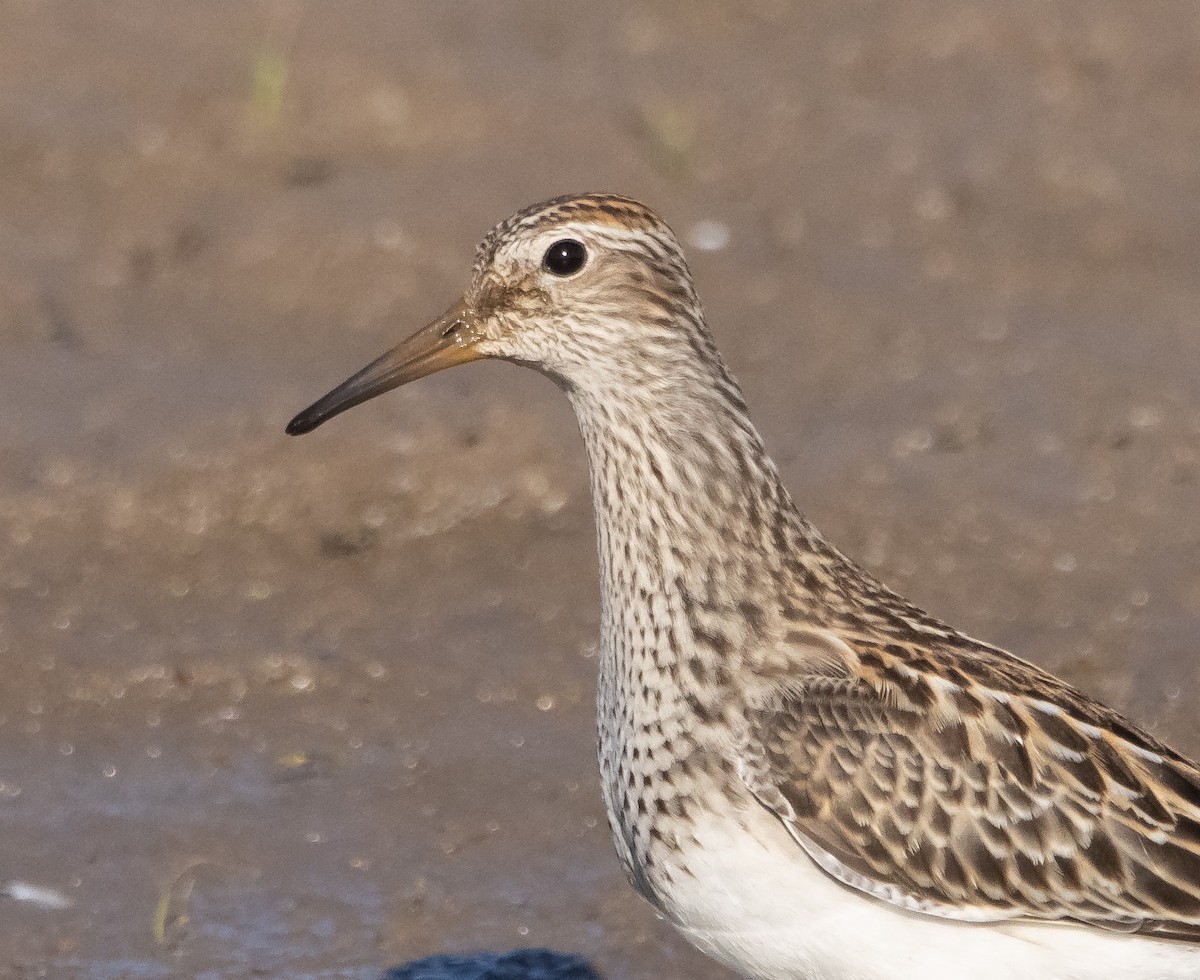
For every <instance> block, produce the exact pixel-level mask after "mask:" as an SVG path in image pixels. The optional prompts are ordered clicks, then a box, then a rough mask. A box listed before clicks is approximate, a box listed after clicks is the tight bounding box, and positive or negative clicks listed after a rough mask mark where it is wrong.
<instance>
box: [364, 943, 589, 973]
mask: <svg viewBox="0 0 1200 980" xmlns="http://www.w3.org/2000/svg"><path fill="white" fill-rule="evenodd" d="M380 980H602V978H601V976H600V974H599V973H597V972H596V971H595V970H593V969H592V968H591V966H590V965H589V964H588V962H587V960H585V959H583V958H582V957H579V956H572V955H570V954H568V953H556V952H554V951H553V950H549V949H515V950H513V951H512V952H511V953H477V954H475V955H474V956H429V957H426V958H425V959H423V960H413V961H412V962H411V963H405V964H404V965H403V966H396V967H393V968H392V969H390V970H388V971H387V973H385V974H384V975H383V976H382V977H380Z"/></svg>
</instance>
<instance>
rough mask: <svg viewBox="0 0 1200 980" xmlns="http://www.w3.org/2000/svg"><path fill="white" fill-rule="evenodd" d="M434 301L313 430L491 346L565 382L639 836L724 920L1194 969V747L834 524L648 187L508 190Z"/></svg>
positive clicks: (781, 943)
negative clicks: (974, 622) (837, 535)
mask: <svg viewBox="0 0 1200 980" xmlns="http://www.w3.org/2000/svg"><path fill="white" fill-rule="evenodd" d="M564 238H570V239H574V240H577V241H579V242H582V243H583V244H584V245H585V247H586V249H587V256H588V257H587V262H586V264H585V265H584V266H583V268H582V269H581V270H580V271H578V272H576V273H574V274H572V275H569V276H565V277H557V276H555V275H553V274H551V273H550V272H548V271H547V270H546V269H545V268H543V267H542V264H541V259H542V256H543V254H544V253H545V252H546V249H547V247H548V246H549V245H550V244H552V243H553V242H555V241H557V240H560V239H564ZM434 326H436V327H437V329H436V331H433V327H431V328H426V331H423V332H422V335H424V336H426V338H427V339H426V341H423V343H424V344H425V345H426V347H428V345H429V343H431V341H429V340H428V338H429V337H433V336H434V335H435V334H436V335H437V337H438V338H440V339H437V341H436V343H437V344H440V345H441V346H440V347H438V348H437V350H435V351H434V354H432V355H431V354H429V352H428V350H425V348H422V350H421V351H420V352H419V353H420V356H421V357H422V358H425V360H421V361H420V365H419V370H418V369H413V368H411V367H406V366H404V365H412V364H414V363H416V362H415V361H414V360H413V356H414V355H413V352H412V350H411V349H410V347H408V346H405V345H402V348H403V349H401V348H397V351H398V352H399V353H397V352H393V353H392V354H391V355H385V358H383V359H380V361H379V362H376V365H373V366H372V367H371V368H370V369H368V371H374V372H375V373H374V374H373V375H371V377H370V378H368V379H367V382H368V384H367V387H363V382H362V380H361V379H360V380H359V381H357V382H356V381H355V379H351V382H347V385H348V386H350V387H349V388H347V390H345V391H343V390H342V389H338V390H337V391H335V392H333V393H331V395H330V396H327V398H326V399H322V401H321V402H318V403H317V405H315V406H314V407H313V409H311V410H309V412H307V413H302V415H301V416H298V417H297V420H296V421H295V422H294V423H293V429H292V430H291V431H307V429H308V428H312V427H314V426H315V425H316V424H319V423H320V422H321V421H323V420H324V419H325V418H327V417H329V415H331V414H334V413H335V412H336V411H339V410H340V409H341V408H342V407H345V404H352V403H354V402H355V401H358V400H362V398H363V397H370V395H371V394H373V393H377V391H378V390H382V388H383V387H390V386H393V385H394V384H398V383H404V382H405V381H407V380H411V378H412V377H416V376H419V375H421V374H427V373H430V371H432V370H437V369H438V368H440V367H442V366H448V364H449V363H456V362H458V361H461V360H468V359H472V358H474V357H479V356H490V357H500V358H504V359H507V360H511V361H515V362H517V363H522V364H526V365H529V366H532V367H534V368H536V369H538V370H540V371H541V372H543V373H544V374H546V375H548V376H549V377H551V378H552V379H553V380H554V381H555V382H556V383H557V384H558V385H559V386H560V387H561V388H563V390H564V391H565V392H566V393H567V395H568V397H569V398H570V400H571V403H572V405H573V406H574V409H575V413H576V416H577V418H578V420H579V426H580V430H581V432H582V434H583V439H584V444H585V447H586V451H587V456H588V462H589V470H590V474H591V485H592V497H593V501H594V504H595V510H596V526H597V537H598V545H599V558H600V578H601V596H602V615H601V631H602V635H601V651H602V656H601V663H600V672H599V693H598V718H599V756H600V769H601V779H602V787H603V792H604V799H605V803H606V806H607V810H608V814H609V819H610V823H611V827H612V831H613V838H614V841H615V843H616V847H617V851H618V854H619V855H620V857H621V860H622V863H623V864H624V866H625V868H626V871H627V872H628V874H629V877H630V879H631V881H632V882H633V884H634V885H635V886H636V887H637V888H638V890H639V891H640V892H641V893H642V894H643V895H645V896H646V897H647V898H648V899H649V900H650V901H651V902H653V903H654V905H655V906H656V907H657V908H658V909H659V910H660V911H661V912H662V913H663V914H664V915H665V916H667V917H668V918H670V919H671V920H672V921H673V922H674V923H675V924H676V925H677V926H678V927H679V928H680V929H681V930H682V931H683V932H684V933H685V934H686V935H687V936H688V937H689V938H691V939H692V940H693V941H694V942H695V943H696V944H697V945H698V946H700V947H701V948H702V949H705V950H706V951H708V952H710V953H711V954H713V955H714V956H716V957H718V958H719V959H721V960H723V961H724V962H726V963H728V964H729V965H731V966H733V967H734V968H735V969H738V970H740V971H742V972H743V973H744V974H745V975H747V976H750V977H755V978H761V980H801V978H803V980H810V978H811V980H816V978H818V977H819V978H821V980H831V978H846V980H901V978H907V977H914V978H916V977H920V978H941V977H947V978H948V977H952V976H959V975H961V969H962V965H963V962H964V960H965V959H970V960H971V961H972V962H974V963H975V964H976V966H975V971H974V975H976V976H980V977H994V978H996V980H1002V978H1003V980H1008V978H1012V980H1016V978H1018V977H1026V976H1038V977H1045V978H1051V980H1055V978H1058V980H1099V978H1110V977H1111V978H1113V980H1115V978H1118V977H1120V978H1123V980H1130V978H1139V977H1140V978H1144V980H1152V978H1157V980H1171V978H1183V977H1200V770H1198V769H1197V767H1196V766H1195V764H1194V763H1192V762H1191V761H1189V760H1188V759H1186V758H1184V757H1183V756H1181V755H1179V754H1178V753H1176V752H1174V751H1173V750H1171V749H1170V748H1168V747H1167V746H1165V745H1163V744H1161V743H1160V742H1158V741H1157V740H1155V739H1154V738H1152V737H1151V736H1150V735H1148V734H1147V733H1145V732H1144V731H1142V730H1140V729H1138V728H1137V727H1136V726H1134V725H1132V724H1131V723H1130V722H1128V721H1126V720H1125V719H1123V718H1122V717H1121V716H1120V715H1118V714H1117V713H1115V712H1113V711H1111V710H1109V709H1108V708H1105V707H1104V706H1102V705H1100V704H1098V703H1097V702H1095V701H1093V700H1092V699H1090V698H1088V697H1087V696H1086V695H1084V694H1082V693H1080V692H1078V691H1076V690H1074V689H1073V688H1071V687H1070V686H1068V685H1067V684H1065V683H1063V682H1062V681H1059V680H1057V679H1056V678H1054V677H1052V676H1050V675H1049V674H1047V673H1045V672H1044V671H1042V670H1040V669H1039V668H1037V667H1035V666H1033V665H1031V664H1028V663H1025V662H1024V661H1021V660H1018V659H1016V658H1015V657H1012V656H1011V655H1009V654H1007V653H1005V652H1004V651H1001V650H998V649H996V648H994V647H991V646H988V645H986V644H983V643H979V642H978V641H975V640H972V639H970V638H968V637H966V636H964V635H962V634H960V633H958V632H957V631H955V630H953V629H951V628H950V627H948V626H946V625H944V624H943V623H941V622H939V621H938V620H936V619H934V618H933V617H931V616H930V615H928V614H927V613H924V612H923V611H921V610H919V609H917V608H916V607H915V606H913V605H912V604H910V603H908V602H906V601H905V600H903V599H902V598H900V597H899V596H897V595H895V594H894V593H892V592H891V591H889V590H888V589H886V588H885V587H884V586H882V585H880V584H879V583H878V582H876V581H875V580H874V579H873V578H872V577H871V576H870V575H868V574H867V573H865V572H864V571H863V570H862V569H860V568H859V567H858V566H857V565H855V564H854V563H853V562H851V561H850V560H849V559H847V558H846V557H845V556H843V555H842V554H840V553H839V552H838V551H837V550H835V549H834V548H833V547H831V546H830V545H829V544H827V543H826V542H825V541H824V539H823V538H822V537H821V535H820V534H819V533H818V532H817V531H816V530H815V529H814V528H813V527H812V526H811V525H810V524H809V523H808V522H807V521H806V520H805V519H804V518H803V517H802V516H801V515H800V513H799V511H798V510H797V509H796V507H795V506H794V505H793V503H792V500H791V498H790V496H789V494H788V492H787V490H786V489H785V488H784V486H783V484H782V482H781V480H780V478H779V474H778V472H777V470H776V468H775V466H774V464H773V463H772V462H771V460H770V458H769V457H768V456H767V454H766V452H765V450H764V448H763V445H762V442H761V439H760V437H759V435H758V433H757V431H756V430H755V428H754V426H753V425H752V423H751V422H750V420H749V416H748V415H747V411H746V405H745V401H744V399H743V397H742V394H741V391H740V389H739V387H738V385H737V382H736V381H735V380H734V378H733V377H732V375H731V374H730V373H729V371H728V369H727V368H726V366H725V364H724V362H723V361H722V359H721V357H720V355H719V353H718V352H717V350H716V347H715V345H714V343H713V341H712V338H711V335H710V334H709V332H708V330H707V328H706V326H705V324H704V320H703V314H702V312H701V307H700V303H699V300H698V299H697V297H696V293H695V290H694V288H693V285H692V280H691V276H690V274H689V272H688V269H687V265H686V263H685V260H684V258H683V255H682V251H681V249H680V247H679V244H678V242H677V240H676V239H675V237H674V235H673V234H672V233H671V231H670V230H669V228H667V226H666V225H665V224H663V223H662V222H661V221H660V220H659V219H658V218H657V217H656V216H655V215H654V214H653V213H652V212H651V211H649V210H648V209H646V208H645V207H644V206H642V205H640V204H638V203H636V202H634V201H630V200H628V199H624V198H619V197H613V196H608V195H584V196H581V197H571V198H560V199H557V200H555V201H550V202H547V203H545V204H539V205H535V206H534V207H531V208H528V209H526V210H524V211H522V212H520V213H518V214H517V215H514V216H513V217H512V218H510V219H508V220H507V221H505V222H503V223H502V224H500V225H499V226H497V228H496V229H494V230H493V231H492V232H491V233H490V234H489V235H488V236H487V237H486V238H485V239H484V241H483V243H482V244H481V245H480V247H479V251H478V253H477V258H476V263H475V268H474V274H473V277H472V281H471V285H470V287H469V289H468V290H467V293H466V295H465V296H464V299H463V301H462V303H460V304H458V305H457V306H456V307H454V308H452V310H451V311H450V312H449V313H447V315H446V316H445V317H443V318H442V319H441V320H439V321H436V324H435V325H434ZM430 331H433V332H432V333H430ZM422 335H418V336H422ZM435 355H436V357H437V358H442V359H443V360H444V361H445V363H443V362H442V360H430V358H431V357H435ZM388 357H390V358H392V361H388V362H387V363H384V362H385V360H386V358H388ZM406 359H407V360H406ZM393 361H394V362H396V363H399V362H400V361H404V365H402V367H403V368H404V369H403V370H402V371H401V372H400V374H399V375H396V374H395V373H393V374H388V375H387V376H386V384H384V383H381V382H379V381H378V378H379V377H382V375H380V371H382V370H383V369H384V368H389V365H391V364H392V362H393ZM380 364H383V368H381V367H379V365H380ZM389 369H390V368H389ZM363 374H366V372H363ZM397 377H398V378H399V380H396V378H397ZM356 378H359V376H356ZM372 379H374V380H372ZM355 385H357V387H355ZM371 385H374V387H371ZM339 392H341V394H340V395H339ZM339 398H340V400H339Z"/></svg>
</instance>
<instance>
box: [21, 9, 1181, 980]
mask: <svg viewBox="0 0 1200 980" xmlns="http://www.w3.org/2000/svg"><path fill="white" fill-rule="evenodd" d="M4 20H5V29H4V30H3V31H0V348H2V349H3V352H4V356H3V357H2V358H0V676H2V677H3V682H2V683H0V976H3V977H37V976H53V977H75V976H78V977H96V978H124V977H131V978H143V977H144V978H152V977H168V976H194V977H252V976H270V977H276V976H278V977H282V976H287V977H307V976H311V977H318V976H319V977H353V978H359V977H363V978H365V977H376V976H378V975H379V974H380V973H381V972H382V971H383V970H384V969H385V968H386V967H389V966H392V965H395V964H398V963H401V962H403V961H406V960H409V959H412V958H415V957H420V956H425V955H429V954H434V953H440V952H459V951H469V950H475V949H510V948H514V947H522V946H543V945H544V946H550V947H553V948H559V949H565V950H571V951H576V952H579V953H582V954H583V955H585V956H586V957H588V959H590V960H591V961H592V962H594V963H595V964H596V966H597V967H598V969H600V970H601V971H602V972H603V973H604V975H605V976H607V977H609V978H613V980H624V978H630V980H632V978H657V977H690V978H713V980H717V978H722V977H726V976H728V974H727V973H726V972H725V971H723V970H722V969H721V968H719V967H717V966H716V965H714V964H710V963H709V962H707V961H706V960H704V959H703V958H702V957H700V956H699V955H698V954H696V953H693V952H692V951H691V950H690V949H689V948H688V947H687V946H686V944H685V943H684V942H683V941H682V940H680V939H678V938H677V937H676V936H675V935H674V934H673V933H672V932H671V930H670V929H669V928H668V927H667V926H666V925H664V924H663V923H660V922H658V921H657V920H656V919H655V917H654V916H653V914H652V912H651V910H650V909H649V908H648V907H647V906H646V905H644V904H643V903H642V902H641V901H640V900H639V899H637V898H636V897H635V896H634V895H633V893H632V892H631V890H630V889H629V887H628V886H627V885H626V883H625V881H624V879H623V877H622V875H621V873H620V870H619V868H618V865H617V862H616V860H615V857H614V856H613V855H612V853H611V849H610V845H609V842H608V838H607V830H606V828H605V825H604V819H603V814H602V810H601V806H600V801H599V792H598V786H597V780H596V772H595V762H594V758H593V747H592V743H593V727H592V688H593V683H594V681H593V678H594V671H595V638H596V631H597V611H598V607H597V599H596V588H597V586H596V571H595V558H594V545H593V541H592V518H591V514H590V508H589V502H588V500H587V494H586V485H585V476H586V475H585V472H584V465H583V458H582V451H581V448H580V446H579V444H578V436H577V434H576V433H575V431H574V426H573V421H572V419H571V418H570V415H569V411H568V408H567V406H566V404H565V403H564V401H563V400H562V399H561V396H560V395H559V393H558V392H557V391H555V390H554V389H553V388H552V387H551V386H550V385H548V384H547V383H545V382H544V381H542V380H540V379H539V378H537V377H536V376H534V375H533V374H530V373H528V372H522V371H519V370H518V369H515V368H512V367H508V366H505V365H478V366H471V367H469V368H464V369H461V370H460V371H456V372H452V373H450V374H446V375H439V376H438V377H435V378H432V379H429V380H427V381H424V382H422V383H420V384H419V385H416V386H414V387H412V388H410V389H407V390H404V391H401V392H397V393H395V394H394V395H391V396H389V397H387V398H386V399H382V400H380V401H378V402H375V403H372V404H371V405H369V406H365V407H363V408H360V409H357V410H356V411H355V412H354V413H353V414H351V415H347V416H346V417H344V418H341V419H338V420H337V421H335V422H333V423H331V424H329V425H328V426H326V427H324V428H322V429H321V430H320V432H318V433H316V434H314V435H311V436H307V437H305V438H304V439H302V440H294V439H288V438H286V437H285V436H284V435H283V426H284V424H285V423H286V421H287V420H288V418H290V416H291V415H292V413H293V412H295V411H296V410H298V409H299V408H301V407H303V406H304V405H305V404H307V403H308V402H309V401H310V400H311V399H312V398H314V397H316V396H317V395H319V394H321V393H322V392H323V391H325V390H326V389H327V388H328V387H330V386H331V385H332V384H334V383H335V382H337V381H340V380H341V379H342V378H343V377H344V376H346V375H347V374H349V373H350V372H351V371H353V370H355V369H357V368H358V367H360V366H361V365H362V364H364V363H366V361H367V360H368V359H370V358H371V357H373V356H374V355H375V354H377V353H378V352H380V351H381V350H383V349H384V348H385V347H387V346H390V345H391V344H392V343H394V342H395V341H396V340H398V339H399V338H400V337H401V336H403V335H405V334H406V333H407V332H408V331H410V330H411V329H413V328H415V327H416V326H418V325H419V324H421V323H423V322H424V321H425V320H426V319H428V318H429V317H431V316H433V315H436V314H437V313H438V312H440V311H441V310H442V309H444V308H445V307H446V306H447V305H448V304H449V303H450V302H452V301H453V300H454V299H455V298H456V297H457V295H458V291H459V290H460V289H461V287H462V285H463V283H464V282H465V277H466V274H467V270H468V268H469V263H470V259H471V250H472V248H473V246H474V243H475V241H476V240H477V239H478V238H479V237H480V236H481V235H482V234H483V233H484V232H485V231H486V230H487V229H488V228H489V227H490V226H491V224H492V223H493V222H494V221H496V220H498V219H500V218H502V217H504V216H505V215H507V214H508V213H509V212H510V211H512V210H514V209H515V208H517V207H519V206H522V205H524V204H527V203H529V202H531V201H534V200H538V199H542V198H545V197H548V196H551V195H554V194H557V193H562V192H566V191H574V190H583V189H605V190H613V191H618V192H622V193H627V194H631V195H633V196H637V197H640V198H642V199H644V200H646V201H647V202H648V203H651V204H652V205H654V206H655V207H657V208H658V209H659V210H660V211H661V212H662V213H663V214H664V215H665V216H666V217H667V219H668V220H669V221H670V222H671V223H672V224H673V226H674V227H675V228H676V230H677V231H679V233H680V234H681V236H682V237H683V238H684V239H685V240H687V241H689V242H690V243H692V244H691V246H690V254H691V256H692V260H693V271H694V272H695V275H696V278H697V281H698V285H699V288H700V292H701V295H702V296H704V297H705V300H706V303H707V306H708V313H709V318H710V321H711V323H712V326H713V329H714V332H715V333H716V335H717V337H718V340H719V342H720V344H721V346H722V349H723V350H724V351H725V352H726V354H727V357H728V359H729V360H730V362H731V364H732V366H733V368H734V370H735V372H736V373H737V374H738V375H739V377H740V378H741V380H742V382H743V385H744V387H745V389H746V392H747V396H748V398H749V400H750V403H751V405H752V407H753V409H754V412H755V416H756V418H757V420H758V422H759V423H760V426H761V428H762V429H763V431H764V433H765V435H766V437H767V441H768V444H769V445H770V446H771V447H772V448H773V450H774V452H775V454H776V458H777V459H778V461H779V462H780V464H781V466H782V468H783V470H784V472H785V474H786V476H787V479H788V482H789V484H790V486H791V488H792V490H793V492H794V494H795V496H796V498H797V499H798V500H799V501H800V502H801V503H802V506H803V507H804V508H805V510H806V511H807V512H808V514H809V515H810V517H812V518H813V520H814V521H815V522H816V523H817V524H818V526H820V527H821V528H822V529H823V530H824V531H825V532H826V533H827V534H828V536H829V537H831V538H832V539H833V540H834V541H835V542H836V543H837V544H839V545H840V546H841V547H842V548H843V550H845V551H847V552H849V553H850V554H852V555H854V556H856V557H858V558H859V559H861V560H862V561H863V562H864V563H865V564H867V565H868V566H869V567H871V568H873V569H874V570H875V571H876V572H877V573H878V574H879V575H881V576H882V577H883V578H884V579H885V580H886V581H888V582H889V583H891V584H893V585H894V586H895V587H897V588H898V589H899V590H900V591H902V592H904V593H906V594H907V595H909V596H911V597H912V598H914V599H915V600H917V601H919V602H920V603H921V604H923V605H924V606H926V607H928V608H930V609H931V610H933V611H934V612H936V613H938V614H940V615H942V616H944V617H945V618H948V619H950V620H951V621H952V622H954V623H956V624H958V625H960V626H963V627H964V628H967V629H968V630H969V631H970V632H972V633H974V634H975V635H979V636H981V637H983V638H985V639H989V640H992V641H994V642H999V643H1002V644H1004V645H1006V646H1008V647H1010V648H1012V649H1014V650H1015V651H1016V652H1018V653H1019V654H1021V655H1022V656H1025V657H1027V658H1029V659H1032V660H1034V661H1036V662H1038V663H1040V664H1044V665H1045V666H1047V667H1049V668H1050V669H1052V670H1054V671H1056V672H1058V673H1060V674H1062V675H1063V676H1065V677H1067V678H1068V679H1070V680H1071V681H1073V682H1074V683H1076V684H1078V685H1080V686H1082V687H1083V688H1084V689H1086V690H1087V691H1089V692H1090V693H1092V694H1095V695H1098V696H1100V697H1102V698H1104V699H1105V700H1107V701H1109V702H1110V703H1112V704H1114V705H1115V706H1117V707H1119V708H1121V709H1122V710H1124V711H1126V712H1127V713H1129V714H1130V715H1131V716H1133V717H1134V718H1136V719H1138V720H1139V721H1140V722H1142V723H1143V724H1146V725H1148V726H1149V727H1151V728H1152V730H1153V731H1154V732H1155V733H1156V734H1158V735H1160V736H1161V737H1164V738H1166V739H1168V740H1169V741H1171V742H1173V743H1174V744H1176V745H1177V746H1178V747H1180V748H1181V749H1183V750H1185V751H1188V752H1191V753H1196V752H1198V751H1200V723H1197V721H1196V717H1197V710H1196V706H1197V704H1198V703H1200V694H1198V692H1197V690H1196V681H1197V677H1198V674H1200V667H1198V660H1197V639H1198V638H1200V329H1198V328H1197V323H1200V285H1198V282H1200V280H1198V277H1197V269H1198V267H1200V263H1198V260H1200V203H1198V202H1200V193H1198V192H1200V154H1197V152H1196V147H1197V146H1200V109H1198V108H1197V107H1198V106H1200V54H1198V53H1197V48H1196V45H1195V43H1194V42H1195V38H1196V36H1197V30H1198V29H1200V14H1198V13H1197V9H1196V7H1195V5H1194V4H1192V3H1190V2H1187V0H1178V2H1161V3H1153V4H1142V5H1129V4H1125V3H1117V2H1107V0H1100V2H1088V3H1081V2H1067V0H1059V2H1051V3H1047V2H1044V0H1041V2H1037V3H1034V2H1032V0H1031V2H1016V3H1009V4H1003V5H992V6H987V5H979V4H974V3H967V2H953V0H941V2H936V0H934V2H909V0H906V2H903V3H892V4H885V5H880V4H866V3H846V2H844V0H838V2H832V0H830V2H813V3H795V4H792V3H787V2H785V0H761V2H755V3H749V4H745V3H726V2H717V0H702V2H699V3H684V2H682V0H679V2H675V3H669V2H653V3H649V4H620V3H599V4H588V5H583V6H580V5H561V4H552V3H529V4H520V5H517V4H511V5H510V4H500V3H492V2H485V0H475V2H469V3H459V4H434V3H398V2H390V0H387V2H385V0H374V2H365V0H364V2H348V3H339V4H318V3H300V2H292V3H288V2H277V3H269V2H263V3H245V2H237V3H234V2H231V0H226V2H216V0H212V2H202V3H191V4H183V3H163V2H148V0H144V2H132V0H114V2H110V3H106V4H102V5H96V4H87V3H82V2H75V0H62V2H53V0H42V2H35V0H17V2H14V3H12V4H10V5H9V6H8V8H7V9H6V12H5V15H4ZM706 248H707V249H708V250H705V249H706ZM31 886H32V887H33V888H37V889H46V890H47V891H46V892H36V891H31V890H30V887H31Z"/></svg>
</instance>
